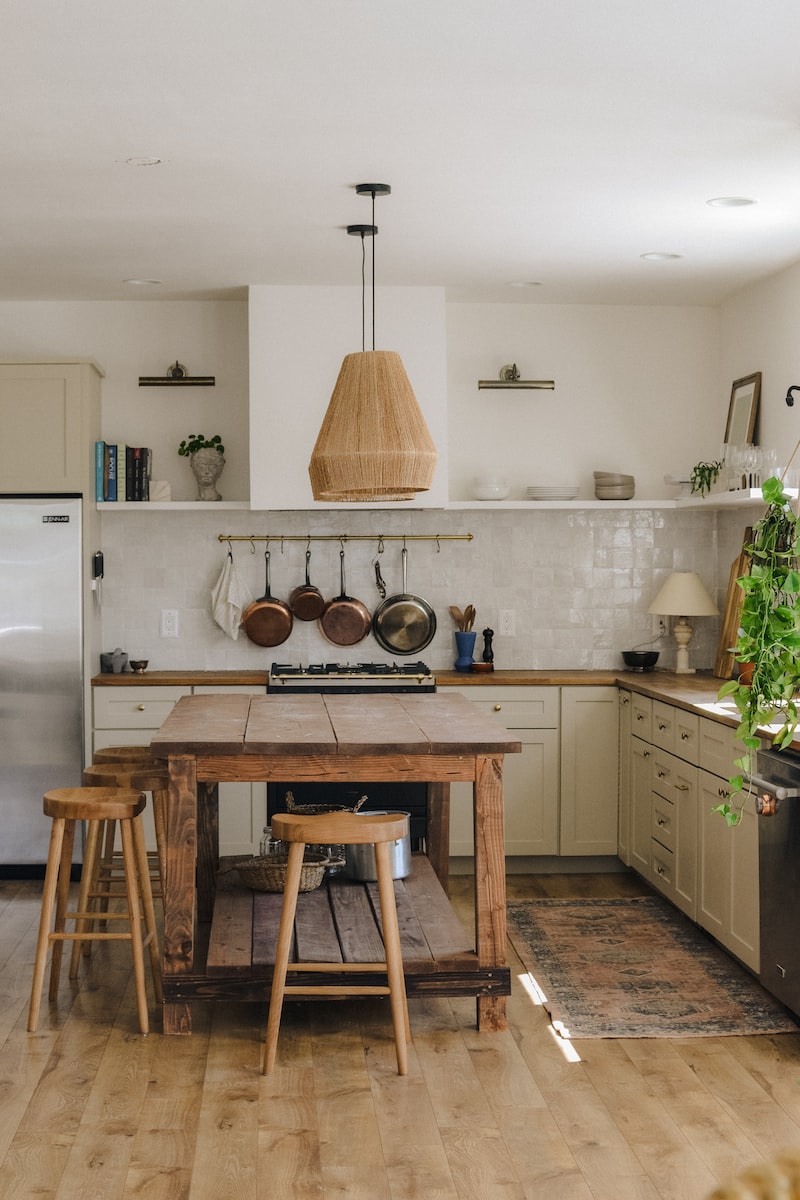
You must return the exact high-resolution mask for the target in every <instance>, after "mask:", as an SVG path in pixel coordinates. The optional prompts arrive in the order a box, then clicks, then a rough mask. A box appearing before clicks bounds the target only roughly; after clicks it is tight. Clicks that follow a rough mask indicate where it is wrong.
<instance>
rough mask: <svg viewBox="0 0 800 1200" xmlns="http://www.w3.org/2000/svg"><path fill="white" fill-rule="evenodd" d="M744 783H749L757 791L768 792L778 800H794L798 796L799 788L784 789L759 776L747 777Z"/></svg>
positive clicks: (799, 793)
mask: <svg viewBox="0 0 800 1200" xmlns="http://www.w3.org/2000/svg"><path fill="white" fill-rule="evenodd" d="M745 783H750V784H752V785H753V787H754V788H757V789H758V791H766V792H769V793H770V795H772V796H775V797H776V799H778V800H796V799H797V797H798V796H800V788H785V787H781V785H780V784H777V783H770V781H769V780H768V779H762V778H761V777H760V776H759V775H747V776H746V777H745Z"/></svg>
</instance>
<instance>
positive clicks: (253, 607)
mask: <svg viewBox="0 0 800 1200" xmlns="http://www.w3.org/2000/svg"><path fill="white" fill-rule="evenodd" d="M264 562H265V564H266V576H267V582H266V590H265V592H264V595H263V596H261V597H259V599H258V600H254V601H253V603H252V604H250V605H248V607H247V608H246V609H245V613H244V616H243V617H242V625H243V626H244V631H245V633H246V634H247V636H248V637H249V638H250V641H251V642H255V644H256V645H257V646H280V644H281V643H282V642H285V641H286V639H287V638H288V636H289V634H290V633H291V632H292V625H293V623H294V622H293V619H292V610H291V609H290V608H289V605H288V604H284V602H283V601H282V600H276V599H275V597H274V596H272V595H271V594H270V590H269V550H266V551H265V552H264Z"/></svg>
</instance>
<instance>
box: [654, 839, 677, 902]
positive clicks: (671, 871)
mask: <svg viewBox="0 0 800 1200" xmlns="http://www.w3.org/2000/svg"><path fill="white" fill-rule="evenodd" d="M653 884H654V885H655V887H657V888H659V889H661V890H662V891H665V892H667V893H670V892H672V891H673V890H674V887H675V856H674V855H673V853H672V851H671V850H668V849H667V847H666V846H662V845H661V843H660V842H656V841H654V842H653Z"/></svg>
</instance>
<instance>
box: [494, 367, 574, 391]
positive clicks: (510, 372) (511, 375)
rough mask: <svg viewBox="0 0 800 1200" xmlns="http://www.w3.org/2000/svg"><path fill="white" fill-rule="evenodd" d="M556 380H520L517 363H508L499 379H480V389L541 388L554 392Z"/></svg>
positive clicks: (501, 371) (502, 369)
mask: <svg viewBox="0 0 800 1200" xmlns="http://www.w3.org/2000/svg"><path fill="white" fill-rule="evenodd" d="M555 386H556V384H555V380H554V379H520V377H519V371H518V370H517V364H516V363H506V365H505V366H504V367H502V368H501V370H500V376H499V378H498V379H479V380H478V387H479V388H539V389H547V390H548V391H552V390H553V389H554V387H555Z"/></svg>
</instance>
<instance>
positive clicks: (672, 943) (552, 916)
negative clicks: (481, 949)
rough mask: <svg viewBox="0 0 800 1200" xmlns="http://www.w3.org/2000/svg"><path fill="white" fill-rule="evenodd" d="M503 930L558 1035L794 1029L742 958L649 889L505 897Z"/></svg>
mask: <svg viewBox="0 0 800 1200" xmlns="http://www.w3.org/2000/svg"><path fill="white" fill-rule="evenodd" d="M508 936H509V938H510V940H511V942H512V944H513V946H514V949H515V950H516V952H517V954H518V955H519V956H520V958H521V959H522V961H523V963H524V964H525V968H526V970H527V971H528V972H529V973H530V974H531V975H532V976H533V978H534V980H535V981H536V984H537V986H538V988H539V989H540V991H541V992H542V993H543V996H544V1001H543V1002H544V1006H545V1008H546V1009H547V1011H548V1012H549V1014H550V1017H551V1020H552V1022H553V1025H554V1027H555V1029H556V1030H557V1031H558V1032H559V1033H560V1034H561V1035H562V1036H563V1037H567V1038H603V1037H605V1038H618V1037H631V1038H633V1037H671V1038H680V1037H717V1036H722V1035H729V1034H755V1033H762V1034H771V1033H797V1032H798V1030H799V1027H798V1023H797V1022H795V1021H794V1020H793V1019H792V1017H791V1016H790V1015H789V1013H788V1012H787V1010H786V1009H785V1008H784V1007H783V1005H782V1004H779V1003H778V1001H777V1000H774V999H773V998H772V997H771V996H770V995H769V994H768V993H767V992H766V991H764V989H763V988H762V987H761V985H760V984H759V983H758V982H757V981H756V980H755V979H753V977H752V976H751V975H749V974H748V973H747V971H745V970H744V968H743V967H740V966H739V965H738V963H736V962H735V961H734V960H733V959H732V958H730V957H729V956H728V955H727V954H726V953H725V952H724V951H723V950H721V949H720V947H719V946H717V945H716V943H715V942H713V941H712V940H711V939H710V938H709V937H707V936H706V935H705V934H704V933H703V932H702V930H700V929H698V928H697V926H695V925H693V924H692V923H691V922H690V921H688V920H687V919H686V918H685V917H684V916H682V914H681V913H679V912H678V911H677V909H675V908H673V907H672V905H670V904H668V903H667V902H666V901H663V900H661V899H659V898H658V897H655V896H653V897H650V896H641V897H632V898H628V899H620V900H525V901H514V902H511V903H509V905H508Z"/></svg>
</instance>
